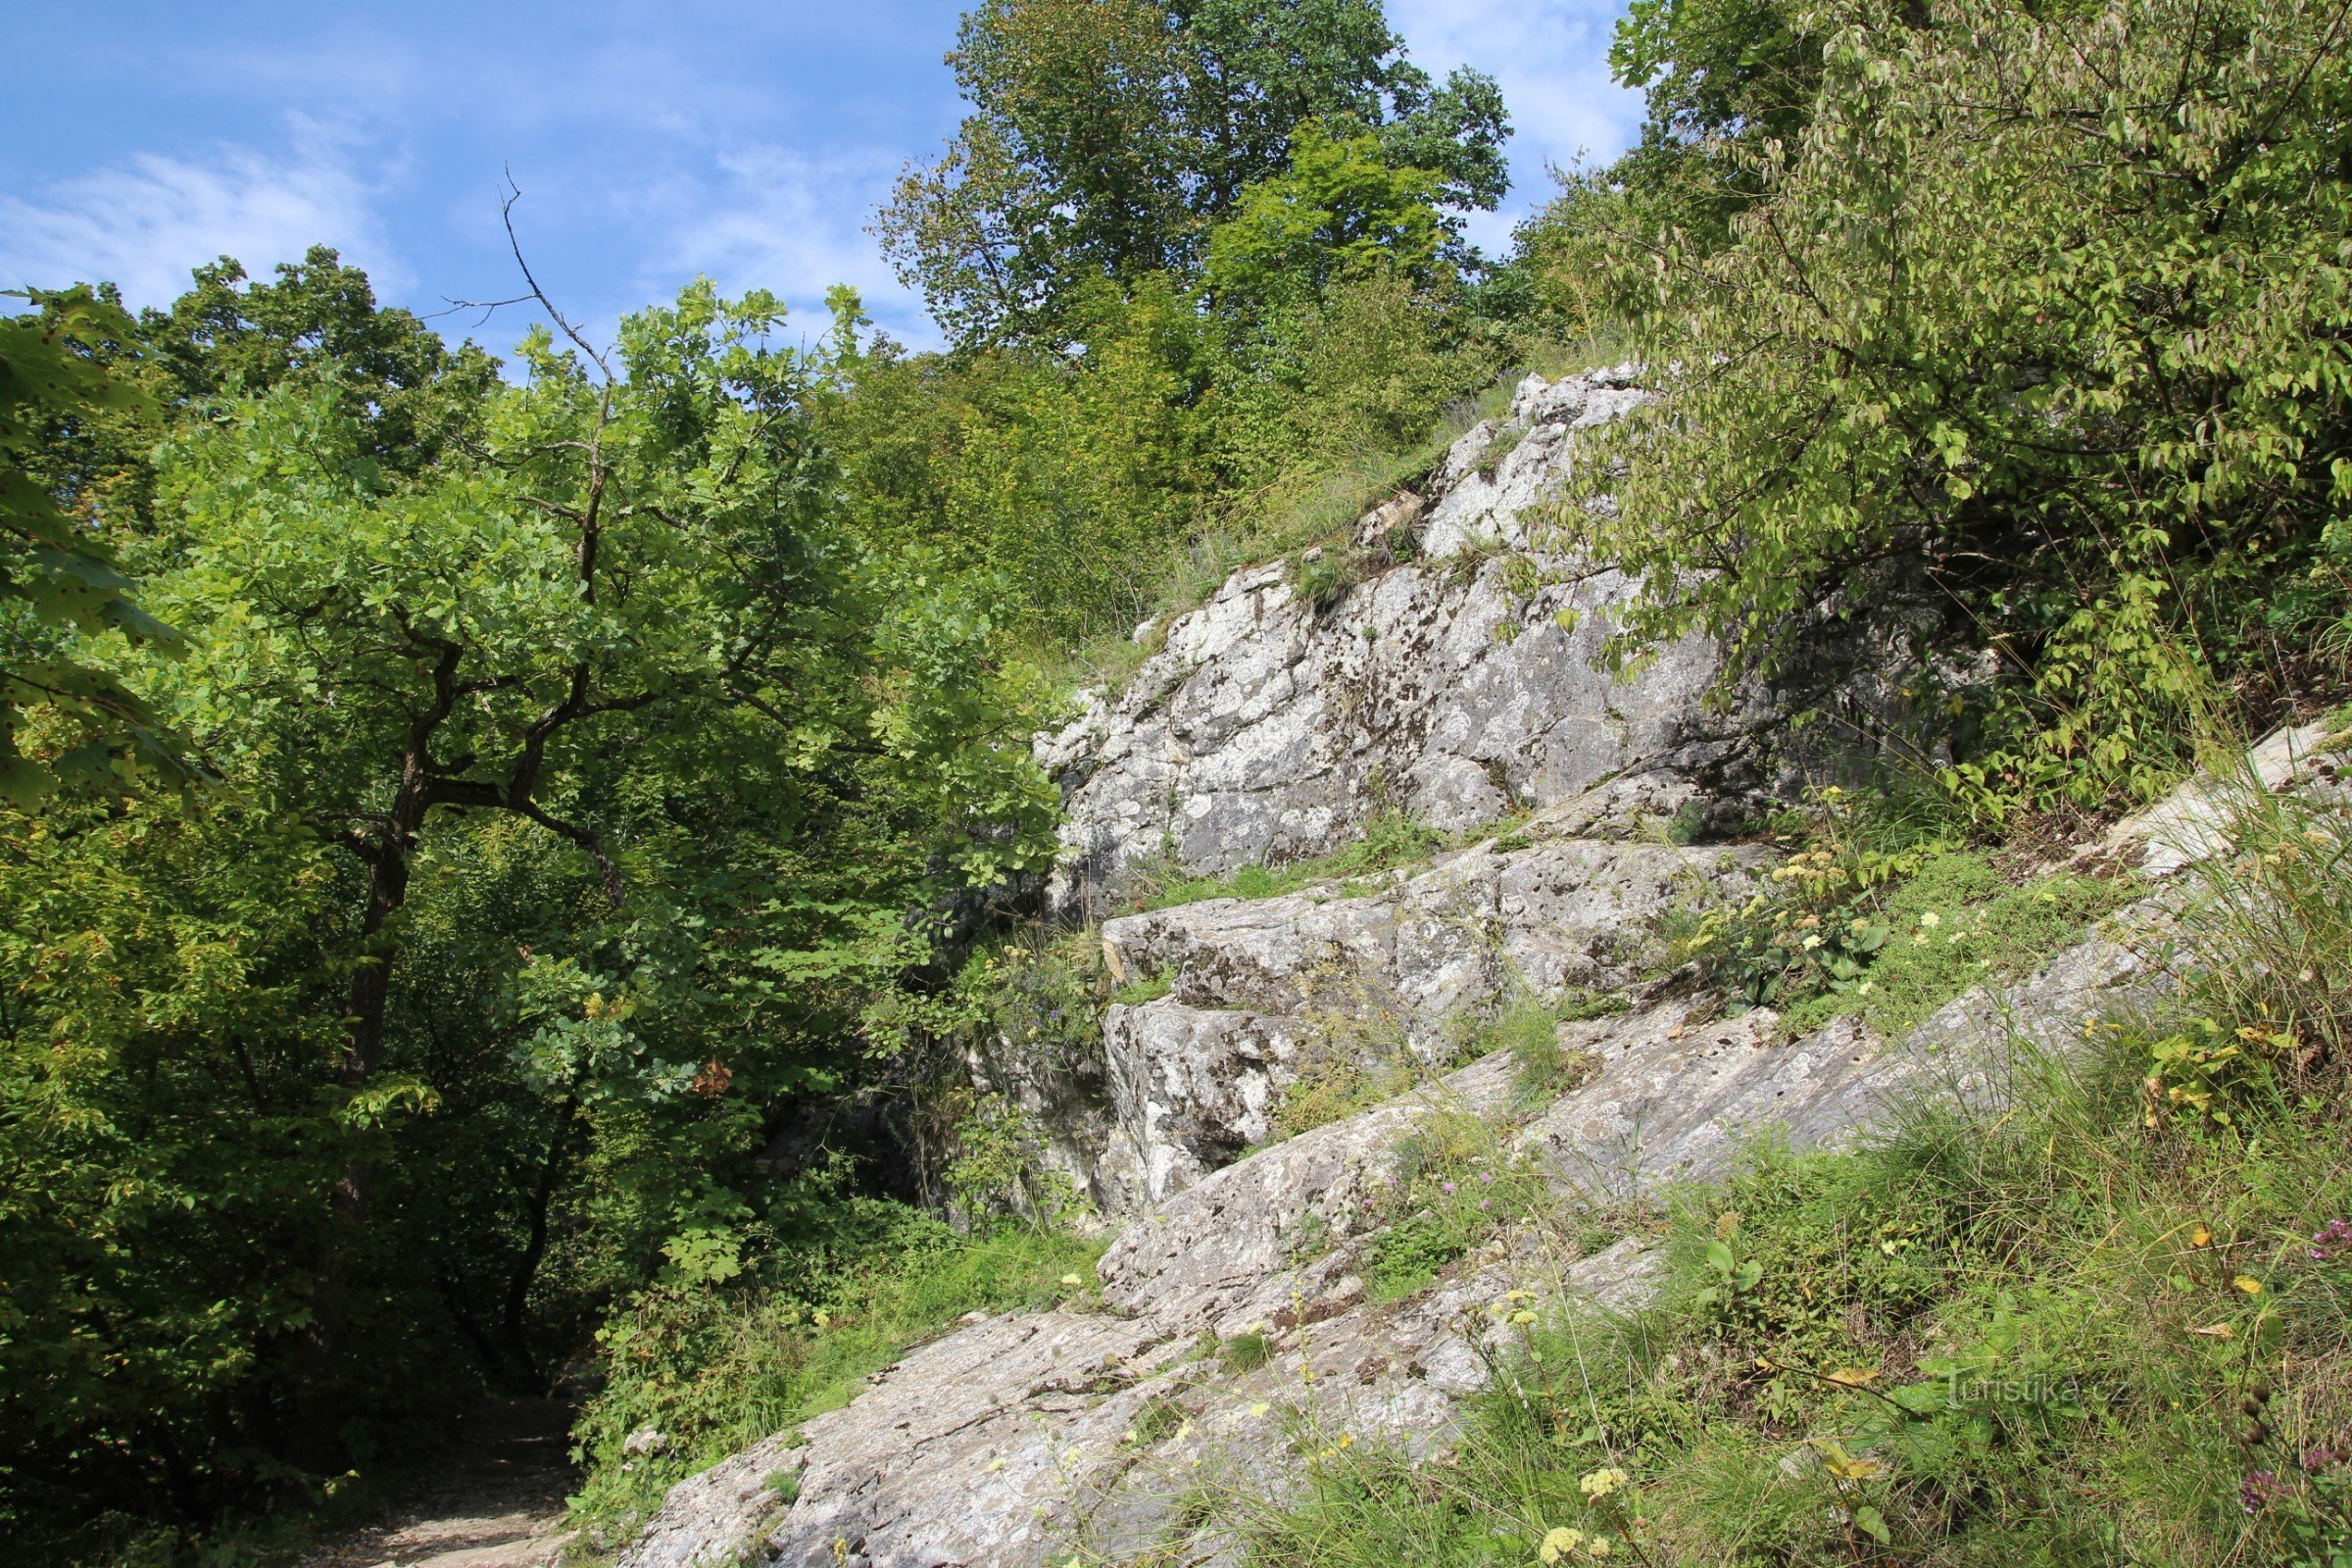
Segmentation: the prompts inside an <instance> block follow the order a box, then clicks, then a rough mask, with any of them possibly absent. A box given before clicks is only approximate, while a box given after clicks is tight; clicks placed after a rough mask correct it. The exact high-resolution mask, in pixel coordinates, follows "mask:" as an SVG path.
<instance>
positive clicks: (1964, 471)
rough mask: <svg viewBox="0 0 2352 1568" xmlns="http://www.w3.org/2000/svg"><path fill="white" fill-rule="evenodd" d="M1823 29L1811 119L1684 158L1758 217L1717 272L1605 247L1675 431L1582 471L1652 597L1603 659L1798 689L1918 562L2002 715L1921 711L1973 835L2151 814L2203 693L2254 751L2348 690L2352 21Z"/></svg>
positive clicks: (1650, 251) (1954, 701) (2210, 9)
mask: <svg viewBox="0 0 2352 1568" xmlns="http://www.w3.org/2000/svg"><path fill="white" fill-rule="evenodd" d="M1680 9H1681V8H1669V7H1660V8H1658V14H1660V15H1663V14H1664V13H1666V12H1669V11H1673V12H1676V13H1677V14H1679V12H1680ZM1807 21H1808V23H1809V25H1810V29H1809V30H1810V31H1811V34H1812V36H1814V37H1815V38H1819V39H1826V40H1827V43H1826V50H1825V55H1824V59H1823V62H1822V66H1821V72H1820V77H1819V91H1818V97H1817V98H1815V99H1814V100H1813V101H1812V106H1811V110H1810V114H1809V117H1808V118H1809V123H1807V124H1805V125H1804V126H1803V127H1802V128H1801V129H1797V130H1794V131H1793V132H1792V134H1791V135H1790V136H1789V139H1787V140H1779V139H1764V138H1742V139H1740V140H1739V141H1737V142H1735V143H1733V144H1731V145H1730V146H1728V147H1726V146H1722V145H1721V144H1719V143H1716V142H1714V141H1710V142H1708V143H1707V153H1708V158H1707V159H1705V160H1698V161H1696V162H1697V163H1700V164H1710V163H1711V165H1712V167H1713V168H1714V169H1716V170H1717V171H1718V172H1719V174H1720V177H1721V178H1722V179H1723V180H1724V181H1725V182H1726V189H1727V190H1729V189H1731V188H1734V187H1740V188H1742V189H1743V190H1744V191H1745V192H1746V193H1747V194H1746V195H1744V196H1743V198H1742V200H1741V201H1740V203H1739V204H1738V205H1739V206H1742V207H1744V208H1745V209H1746V210H1745V211H1744V212H1742V213H1740V216H1738V217H1736V218H1734V219H1733V220H1732V223H1731V229H1730V238H1729V241H1728V243H1722V244H1720V245H1718V244H1717V243H1716V242H1715V240H1714V239H1713V237H1712V236H1711V235H1710V234H1706V233H1699V232H1684V231H1680V230H1670V231H1667V232H1665V233H1662V234H1661V233H1658V232H1654V231H1650V230H1645V229H1642V228H1640V226H1639V225H1638V224H1637V225H1636V228H1635V230H1634V231H1631V232H1624V233H1618V234H1616V235H1614V237H1613V238H1612V239H1611V241H1610V243H1609V244H1608V246H1607V247H1606V248H1607V249H1608V250H1609V251H1610V253H1611V254H1612V256H1613V258H1614V267H1615V270H1616V273H1617V278H1618V281H1619V282H1620V283H1621V284H1622V286H1623V289H1624V291H1625V292H1627V293H1629V294H1635V295H1639V296H1640V297H1641V299H1642V316H1641V319H1640V320H1639V322H1638V323H1637V331H1636V337H1637V339H1638V343H1637V346H1636V351H1637V355H1638V357H1639V358H1640V359H1641V360H1642V362H1643V363H1644V364H1645V365H1647V366H1648V367H1649V368H1650V370H1649V374H1650V376H1651V378H1652V380H1653V382H1654V384H1655V386H1656V387H1657V389H1658V392H1659V397H1658V398H1657V400H1656V401H1655V402H1653V403H1651V404H1649V405H1647V406H1645V407H1644V408H1642V409H1640V410H1637V411H1636V412H1635V413H1634V414H1633V415H1632V416H1630V417H1628V418H1626V419H1624V420H1622V421H1619V422H1618V423H1617V424H1615V425H1612V426H1610V427H1608V428H1606V429H1603V430H1601V431H1599V432H1596V438H1597V439H1598V441H1599V442H1600V443H1601V447H1602V450H1601V452H1600V453H1599V454H1598V457H1599V461H1594V462H1590V463H1580V465H1579V466H1578V472H1579V475H1580V478H1579V480H1578V481H1577V482H1578V483H1579V484H1580V485H1581V486H1582V487H1583V488H1584V490H1585V491H1587V492H1589V493H1597V492H1598V491H1601V490H1604V489H1605V490H1610V491H1613V492H1614V494H1615V498H1616V507H1615V509H1614V511H1613V512H1606V513H1597V512H1592V511H1588V510H1585V509H1583V508H1578V507H1570V508H1568V509H1566V510H1565V511H1564V512H1563V520H1564V527H1565V528H1566V530H1567V531H1568V532H1570V533H1572V534H1573V535H1575V538H1574V539H1573V541H1572V542H1573V543H1576V544H1579V545H1582V546H1585V547H1588V548H1591V549H1592V550H1593V551H1594V552H1595V553H1596V554H1597V555H1598V556H1599V557H1600V558H1601V559H1604V560H1612V561H1620V562H1622V563H1624V564H1625V565H1626V566H1627V569H1628V570H1629V571H1632V572H1634V573H1636V574H1639V575H1640V576H1641V577H1642V580H1643V581H1644V583H1645V584H1646V585H1647V592H1646V594H1645V597H1644V598H1643V599H1642V601H1640V602H1639V603H1638V604H1637V605H1635V606H1634V607H1633V608H1632V610H1631V612H1630V613H1629V614H1628V616H1627V618H1626V621H1625V633H1626V634H1625V636H1624V637H1623V638H1621V639H1620V640H1619V642H1618V643H1617V645H1616V651H1617V654H1618V656H1619V657H1620V658H1622V659H1627V660H1631V659H1634V658H1637V657H1640V654H1641V651H1642V650H1643V649H1646V648H1650V647H1654V646H1655V645H1656V644H1657V642H1658V641H1659V640H1660V639H1663V638H1669V637H1672V636H1675V635H1679V634H1681V633H1684V632H1688V631H1693V630H1704V631H1707V632H1709V633H1712V634H1715V635H1718V636H1720V637H1722V638H1724V639H1726V641H1727V643H1728V645H1729V650H1730V659H1729V661H1728V663H1727V669H1728V670H1729V671H1730V672H1731V673H1732V675H1733V676H1735V677H1737V676H1740V675H1743V674H1745V673H1746V672H1748V671H1750V670H1752V669H1756V668H1759V667H1760V668H1763V669H1765V670H1768V671H1769V670H1772V669H1775V668H1778V667H1782V666H1783V665H1784V664H1785V663H1786V661H1787V659H1788V658H1789V656H1790V655H1792V654H1793V653H1794V652H1795V651H1796V649H1797V645H1798V641H1799V640H1800V639H1801V638H1802V637H1803V636H1805V635H1806V633H1807V632H1808V631H1809V629H1810V628H1812V627H1813V626H1814V625H1816V624H1817V619H1816V616H1817V613H1833V614H1839V615H1848V614H1852V613H1855V612H1857V611H1859V610H1861V609H1862V608H1863V606H1862V605H1861V604H1860V603H1858V602H1857V600H1858V598H1859V597H1860V596H1861V594H1862V593H1863V592H1867V590H1858V589H1857V585H1858V584H1859V583H1861V582H1863V581H1865V580H1871V579H1865V578H1863V577H1859V576H1857V575H1856V573H1857V572H1861V571H1864V570H1866V569H1886V564H1888V563H1893V564H1895V566H1894V577H1895V578H1900V579H1903V580H1907V581H1909V580H1916V581H1917V582H1918V583H1919V585H1920V586H1921V587H1922V588H1923V589H1924V592H1925V595H1926V599H1927V601H1929V602H1934V603H1937V604H1941V605H1945V606H1949V607H1952V608H1954V609H1955V610H1956V612H1957V613H1958V614H1959V616H1960V617H1961V621H1960V623H1961V624H1963V625H1964V626H1965V632H1964V635H1965V637H1966V638H1967V640H1968V645H1969V646H1970V647H1971V648H1989V649H1992V650H1995V651H1997V653H1998V655H1999V662H2000V666H2001V670H2002V674H2001V678H2000V679H1999V680H1998V681H1997V682H1996V683H1995V684H1994V685H1993V686H1992V687H1991V688H1989V689H1975V688H1969V689H1962V688H1958V687H1956V688H1955V689H1953V690H1951V691H1949V692H1944V693H1936V692H1934V691H1922V692H1919V693H1917V694H1915V695H1916V696H1917V697H1918V698H1919V699H1920V700H1921V701H1923V702H1934V703H1935V704H1936V706H1937V707H1938V708H1941V709H1943V710H1944V711H1945V716H1946V727H1947V732H1948V733H1950V734H1952V735H1953V736H1954V738H1955V741H1956V743H1957V749H1958V751H1959V754H1960V755H1959V756H1958V758H1957V760H1956V761H1955V763H1954V765H1953V766H1952V768H1951V769H1950V771H1949V773H1948V778H1949V781H1950V782H1951V784H1952V786H1953V788H1954V789H1955V791H1957V792H1958V793H1959V794H1960V795H1961V796H1962V798H1964V799H1966V800H1968V801H1969V802H1970V803H1971V805H1972V806H1973V807H1974V808H1975V809H1977V810H1978V811H1979V812H1980V813H1981V814H1983V815H1985V816H1986V817H1988V818H2003V817H2005V816H2007V815H2009V814H2012V813H2014V812H2015V811H2016V810H2018V809H2053V808H2057V807H2060V806H2062V805H2065V804H2067V803H2075V804H2078V805H2088V806H2093V807H2098V806H2104V805H2107V804H2110V803H2113V802H2116V801H2120V800H2128V799H2132V798H2137V799H2148V798H2152V797H2153V796H2154V795H2155V794H2157V793H2158V792H2160V791H2161V790H2162V789H2163V788H2165V787H2166V786H2167V785H2168V784H2169V783H2170V782H2171V780H2172V779H2173V778H2175V777H2177V776H2178V775H2179V773H2180V771H2181V770H2182V768H2183V767H2184V765H2185V764H2186V762H2187V760H2188V753H2189V738H2190V736H2191V735H2192V734H2193V733H2194V731H2195V729H2196V726H2197V722H2198V720H2199V717H2200V715H2199V712H2198V708H2199V704H2200V702H2201V700H2202V698H2203V694H2204V692H2205V690H2206V687H2207V682H2208V681H2215V682H2218V684H2219V685H2220V686H2222V687H2223V688H2224V689H2226V690H2227V691H2228V693H2229V701H2230V703H2231V705H2232V706H2233V707H2234V708H2237V709H2238V710H2240V711H2247V712H2250V714H2251V717H2250V719H2249V722H2250V723H2254V724H2262V723H2267V722H2268V721H2269V718H2270V715H2271V714H2272V713H2274V712H2275V711H2277V709H2278V703H2279V698H2280V694H2281V693H2282V692H2284V691H2287V690H2291V689H2292V688H2293V687H2295V686H2296V685H2297V684H2299V683H2304V682H2313V681H2318V680H2321V679H2323V678H2332V677H2329V676H2328V672H2327V668H2326V667H2325V663H2324V661H2323V660H2321V659H2318V658H2315V648H2316V646H2317V644H2318V642H2319V640H2320V639H2319V636H2318V633H2319V631H2320V629H2321V627H2322V626H2323V625H2324V624H2326V623H2327V622H2330V621H2334V620H2336V619H2338V618H2339V617H2340V616H2341V615H2342V614H2343V612H2344V605H2345V600H2346V595H2345V589H2346V585H2347V583H2348V582H2352V572H2348V571H2347V565H2348V564H2352V563H2348V557H2347V551H2348V550H2352V532H2347V530H2346V528H2345V526H2344V524H2343V522H2342V520H2341V511H2342V506H2341V498H2342V495H2343V486H2344V479H2343V476H2342V473H2341V471H2340V469H2339V468H2338V466H2337V464H2336V456H2335V455H2336V454H2338V453H2340V452H2341V451H2342V450H2343V447H2344V443H2345V440H2346V434H2347V430H2352V374H2347V370H2346V361H2345V358H2344V356H2343V354H2342V352H2341V350H2340V348H2339V347H2338V346H2337V345H2338V344H2339V343H2340V341H2341V339H2342V337H2343V335H2344V333H2345V331H2346V329H2347V326H2352V306H2348V305H2347V301H2352V287H2348V286H2347V279H2348V269H2352V253H2348V252H2347V251H2346V249H2345V246H2344V239H2345V235H2346V233H2347V230H2348V228H2352V186H2348V185H2347V184H2346V183H2345V182H2344V181H2343V180H2342V179H2341V178H2340V177H2339V170H2338V160H2339V156H2340V148H2339V146H2338V139H2339V138H2338V127H2339V126H2340V124H2341V123H2342V120H2343V118H2344V116H2345V114H2346V113H2347V109H2348V106H2352V52H2348V46H2347V40H2346V39H2345V36H2344V34H2343V32H2342V30H2341V28H2340V26H2339V25H2338V24H2339V19H2338V17H2337V15H2336V13H2335V11H2334V9H2333V8H2332V7H2331V6H2327V5H2323V4H2319V3H2317V0H2287V3H2275V0H2228V3H2225V4H2222V5H2219V6H2214V5H2206V4H2201V3H2198V0H2105V3H2098V4H2093V5H2089V6H2068V7H2061V8H2058V9H2056V10H2054V11H2053V10H2050V9H2048V8H2041V7H2029V6H2018V5H2013V4H2006V3H2003V0H1962V3H1958V4H1953V5H1947V6H1943V7H1939V8H1936V10H1935V12H1934V13H1933V15H1932V16H1930V15H1928V14H1925V13H1921V14H1914V13H1913V12H1912V11H1910V10H1907V9H1905V8H1902V7H1897V6H1890V5H1883V4H1879V3H1877V0H1843V3H1840V4H1838V5H1835V6H1832V7H1829V8H1828V9H1827V11H1826V12H1825V13H1822V14H1817V15H1814V16H1811V17H1809V18H1808V19H1807ZM2125 106H2130V107H2129V108H2128V109H2127V108H2126V107H2125ZM1585 205H1586V206H1587V207H1589V206H1590V204H1585ZM1604 206H1605V204H1604ZM1575 210H1576V209H1575V207H1574V206H1573V205H1572V208H1571V211H1570V214H1569V215H1568V216H1570V217H1573V216H1574V212H1575ZM1598 221H1600V222H1602V223H1603V224H1604V225H1605V224H1606V223H1609V222H1613V221H1616V220H1615V219H1613V218H1610V217H1608V216H1606V215H1605V214H1604V215H1603V216H1602V217H1601V218H1600V219H1599V220H1598ZM2087 234H2097V235H2098V236H2100V237H2099V239H2098V241H2097V242H2096V243H2088V244H2086V243H2084V241H2083V236H2085V235H2087ZM1931 684H1932V683H1931Z"/></svg>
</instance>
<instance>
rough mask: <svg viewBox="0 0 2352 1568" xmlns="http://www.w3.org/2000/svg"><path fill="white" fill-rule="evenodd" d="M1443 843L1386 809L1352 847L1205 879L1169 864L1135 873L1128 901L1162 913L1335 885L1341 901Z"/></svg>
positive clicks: (1428, 830) (1424, 826)
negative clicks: (1203, 903)
mask: <svg viewBox="0 0 2352 1568" xmlns="http://www.w3.org/2000/svg"><path fill="white" fill-rule="evenodd" d="M1446 843H1447V840H1446V836H1445V835H1444V834H1442V833H1440V832H1438V831H1437V830H1436V829H1434V828H1432V827H1430V826H1428V825H1427V824H1426V823H1424V822H1422V821H1421V820H1420V819H1419V818H1417V817H1415V816H1413V815H1411V814H1410V813H1409V812H1405V811H1401V810H1397V809H1390V810H1385V811H1382V812H1380V813H1378V814H1377V815H1375V816H1374V817H1373V818H1372V819H1371V820H1370V821H1369V822H1367V823H1365V824H1364V831H1363V833H1362V834H1361V835H1360V836H1358V837H1357V838H1356V839H1355V840H1354V841H1353V842H1351V843H1349V844H1347V845H1345V846H1343V847H1342V848H1340V849H1337V850H1334V851H1332V852H1331V853H1330V854H1329V855H1320V856H1316V857H1314V858H1311V859H1304V860H1294V861H1292V862H1291V863H1289V864H1287V865H1275V866H1269V865H1245V866H1242V867H1241V868H1239V869H1238V870H1233V871H1227V872H1222V873H1217V874H1212V875H1206V876H1199V875H1194V874H1192V873H1190V872H1187V871H1185V870H1183V869H1181V868H1180V867H1178V866H1177V865H1175V864H1174V863H1173V861H1172V859H1165V860H1162V861H1161V862H1160V863H1158V864H1156V865H1143V866H1138V867H1135V868H1134V869H1133V871H1132V872H1131V873H1130V877H1131V880H1130V887H1131V892H1130V894H1129V897H1130V899H1131V900H1132V903H1133V907H1135V908H1137V909H1165V908H1170V907H1174V906H1176V905H1179V904H1199V903H1201V901H1202V900H1204V899H1270V898H1274V897H1276V896H1278V895H1280V894H1284V893H1296V892H1298V891H1299V890H1300V889H1301V888H1308V887H1313V886H1315V885H1316V884H1318V883H1326V882H1337V883H1339V884H1341V891H1342V893H1343V894H1344V895H1345V894H1347V893H1349V892H1352V891H1358V890H1357V889H1356V888H1354V887H1353V886H1352V884H1355V883H1357V882H1358V881H1360V879H1363V878H1367V877H1373V876H1378V875H1379V874H1381V873H1382V872H1384V871H1391V870H1395V869H1396V868H1397V867H1398V866H1402V865H1411V864H1414V863H1415V862H1417V861H1420V860H1424V859H1427V858H1429V857H1430V856H1431V855H1432V854H1434V853H1436V852H1437V851H1438V850H1440V849H1442V848H1444V847H1445V846H1446Z"/></svg>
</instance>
